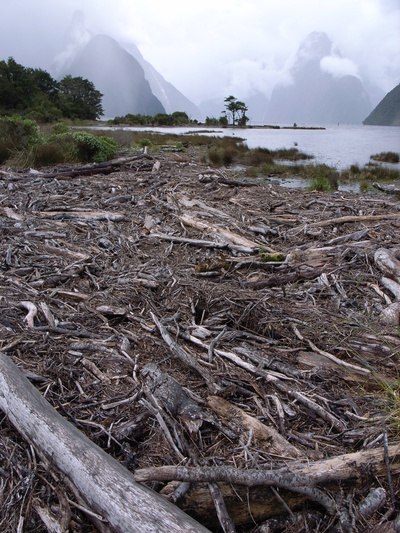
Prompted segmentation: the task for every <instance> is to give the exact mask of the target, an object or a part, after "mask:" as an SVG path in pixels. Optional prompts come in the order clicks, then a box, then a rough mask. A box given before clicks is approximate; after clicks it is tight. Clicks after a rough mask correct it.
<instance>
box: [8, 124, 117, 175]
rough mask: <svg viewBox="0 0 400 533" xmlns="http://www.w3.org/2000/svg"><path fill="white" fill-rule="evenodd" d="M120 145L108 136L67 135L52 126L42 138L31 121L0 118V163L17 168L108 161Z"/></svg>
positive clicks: (61, 127)
mask: <svg viewBox="0 0 400 533" xmlns="http://www.w3.org/2000/svg"><path fill="white" fill-rule="evenodd" d="M119 149H120V145H119V144H118V143H117V142H116V141H115V140H114V139H112V138H111V137H109V136H105V135H95V134H92V133H88V132H84V131H76V132H71V131H70V130H69V129H68V127H67V126H66V125H64V124H56V125H55V126H54V127H53V131H52V132H51V133H50V134H48V135H46V134H45V133H43V132H42V131H41V130H40V128H39V126H38V124H37V123H36V122H34V121H33V120H30V119H26V118H22V117H19V116H13V117H3V118H0V164H3V163H6V162H7V163H8V164H10V165H14V166H17V167H22V168H26V167H28V166H36V167H40V166H46V165H52V164H58V163H67V162H68V163H77V162H96V163H99V162H101V161H107V160H109V159H112V158H113V157H115V155H116V154H117V152H118V150H119Z"/></svg>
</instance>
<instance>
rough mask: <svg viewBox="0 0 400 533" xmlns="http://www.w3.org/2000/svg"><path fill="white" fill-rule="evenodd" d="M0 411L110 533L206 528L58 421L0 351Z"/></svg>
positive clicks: (69, 425) (54, 412)
mask: <svg viewBox="0 0 400 533" xmlns="http://www.w3.org/2000/svg"><path fill="white" fill-rule="evenodd" d="M0 409H1V410H2V411H3V412H4V413H5V414H6V415H7V417H8V418H9V420H10V422H11V424H12V425H13V426H14V427H15V428H16V429H17V430H18V431H19V432H20V433H21V435H22V436H23V437H24V438H25V439H26V440H28V441H29V442H30V443H32V444H33V446H34V447H35V448H36V450H37V451H38V453H39V454H40V455H41V456H42V457H44V458H45V459H46V460H48V461H49V462H50V463H51V464H52V465H54V466H55V467H57V468H58V469H59V470H61V472H63V473H64V474H65V476H66V477H67V479H69V481H70V482H71V483H72V485H73V487H74V489H75V490H76V491H77V492H78V493H79V494H80V496H81V498H82V499H83V500H84V502H85V503H86V505H87V506H88V507H89V509H90V510H93V511H94V512H95V513H97V514H99V515H101V516H102V517H104V518H105V519H106V520H107V521H108V522H109V525H110V528H111V530H112V531H115V532H117V533H130V532H132V533H135V532H140V533H142V532H148V533H154V532H155V531H171V532H176V533H179V532H181V531H190V532H192V533H195V532H204V533H206V532H207V531H208V530H207V529H206V528H205V527H203V526H202V525H200V524H198V523H197V522H196V521H195V520H193V519H192V518H190V517H189V516H187V515H186V514H185V513H183V512H182V511H181V510H180V509H178V508H176V507H175V506H174V505H172V504H171V503H170V502H168V501H166V500H165V499H164V498H162V497H161V496H159V495H158V494H156V493H154V492H152V491H151V490H149V489H148V488H146V487H143V486H141V485H139V484H138V483H137V482H136V481H135V479H134V477H133V475H132V474H131V473H130V472H129V471H128V470H127V469H125V468H124V467H123V466H122V464H120V463H119V462H118V461H117V460H115V459H114V458H112V457H111V456H109V455H108V454H107V453H106V452H104V450H102V449H101V448H99V447H98V446H96V445H95V444H93V443H92V442H91V441H90V440H89V439H88V438H87V437H85V436H84V435H83V434H82V433H81V432H80V431H79V430H78V429H77V428H76V427H74V426H72V425H71V424H70V423H69V422H67V421H66V420H64V419H63V418H62V417H61V416H60V415H59V414H58V413H57V411H56V410H55V409H54V408H53V407H52V406H51V405H50V404H49V403H48V402H47V401H46V400H45V399H44V398H43V397H42V396H41V395H40V393H39V392H38V391H37V390H36V389H35V388H34V387H33V385H31V384H30V383H29V381H28V380H27V379H26V378H25V376H24V375H23V374H22V372H21V371H20V370H19V369H18V367H17V366H16V365H15V364H14V363H13V362H12V361H11V359H10V358H9V357H7V356H6V355H4V354H3V353H1V352H0Z"/></svg>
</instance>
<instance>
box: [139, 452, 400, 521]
mask: <svg viewBox="0 0 400 533" xmlns="http://www.w3.org/2000/svg"><path fill="white" fill-rule="evenodd" d="M388 457H389V461H390V470H391V474H392V475H398V474H400V446H399V445H391V446H389V447H388ZM386 473H387V468H386V463H385V452H384V449H383V448H378V449H375V450H365V451H362V452H356V453H351V454H345V455H341V456H337V457H333V458H330V459H325V460H322V461H315V462H311V463H310V462H309V461H307V462H304V461H297V460H295V461H291V462H290V463H289V464H288V465H287V466H285V467H283V468H277V469H260V468H258V469H253V470H252V469H246V470H244V469H237V468H232V467H227V466H223V467H216V466H215V467H210V468H209V467H196V468H194V467H192V468H191V467H185V466H164V467H160V468H145V469H140V470H137V471H136V472H135V479H136V480H137V481H140V482H144V481H162V482H169V481H172V480H177V481H180V482H182V481H186V482H192V483H197V485H194V486H193V488H192V489H191V490H190V491H189V492H188V493H187V495H186V497H185V499H184V500H183V501H182V502H181V503H180V507H181V508H182V509H184V510H185V511H187V512H190V513H191V514H193V515H194V516H196V515H198V514H199V515H201V516H207V517H208V520H207V522H206V523H207V524H208V526H209V527H213V526H214V525H215V524H216V523H217V520H216V517H215V512H214V510H213V503H212V501H211V499H210V497H209V495H208V493H207V491H206V490H205V487H204V486H203V485H202V483H209V482H214V483H218V484H219V486H220V489H221V493H222V496H223V498H224V501H225V503H226V506H227V511H228V513H229V515H230V516H231V517H232V519H233V520H234V522H235V524H236V525H240V524H245V523H247V522H248V521H249V518H250V517H253V519H254V520H256V521H257V522H260V521H264V520H267V519H268V518H270V517H272V516H277V514H278V513H279V512H285V508H284V507H283V506H282V504H281V501H279V500H277V499H276V497H275V495H274V493H273V492H271V489H270V488H269V487H280V488H281V489H283V491H282V492H281V493H280V494H281V496H282V498H283V499H284V501H285V502H286V505H287V506H289V508H291V509H292V510H295V509H298V508H301V506H302V505H304V502H305V500H306V499H311V500H313V501H315V502H316V503H318V504H319V505H322V506H323V507H325V508H326V509H327V510H328V512H329V513H331V514H335V513H337V512H339V511H340V500H338V501H335V499H333V497H332V495H334V494H335V492H336V493H339V487H342V489H343V488H344V487H346V486H350V487H355V486H357V485H360V484H366V483H368V480H370V479H372V478H374V477H375V476H380V477H385V476H386ZM322 487H326V488H327V489H328V490H329V494H330V495H329V496H328V494H325V492H324V490H323V489H322ZM339 494H340V493H339ZM381 498H382V495H381V494H380V493H379V494H378V495H376V497H375V498H374V501H375V500H379V501H380V500H381ZM376 504H377V505H378V506H379V505H380V504H379V502H378V503H376ZM370 505H375V503H371V504H370V503H369V502H368V501H367V502H366V504H365V509H369V506H370ZM365 512H367V511H365ZM360 513H361V514H363V513H364V506H361V509H360Z"/></svg>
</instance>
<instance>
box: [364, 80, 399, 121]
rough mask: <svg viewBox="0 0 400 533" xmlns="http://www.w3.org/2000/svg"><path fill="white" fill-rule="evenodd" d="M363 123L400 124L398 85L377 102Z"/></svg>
mask: <svg viewBox="0 0 400 533" xmlns="http://www.w3.org/2000/svg"><path fill="white" fill-rule="evenodd" d="M363 123H364V124H365V125H366V126H400V85H397V86H396V87H395V88H394V89H392V90H391V91H390V92H389V93H388V94H387V95H386V96H385V97H384V98H383V100H382V101H381V102H379V104H378V105H377V106H376V107H375V109H374V110H373V111H372V113H371V114H370V115H368V117H367V118H366V119H365V120H364V122H363Z"/></svg>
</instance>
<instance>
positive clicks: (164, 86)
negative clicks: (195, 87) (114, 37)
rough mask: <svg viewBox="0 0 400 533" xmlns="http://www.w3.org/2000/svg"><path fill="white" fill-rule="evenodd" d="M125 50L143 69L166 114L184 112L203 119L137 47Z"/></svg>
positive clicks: (189, 115) (128, 47)
mask: <svg viewBox="0 0 400 533" xmlns="http://www.w3.org/2000/svg"><path fill="white" fill-rule="evenodd" d="M125 48H126V50H127V51H128V52H129V53H130V54H131V55H132V56H133V57H134V58H135V59H136V60H137V61H138V62H139V63H140V65H141V66H142V67H143V70H144V75H145V78H146V79H147V81H148V82H149V83H150V87H151V90H152V92H153V94H154V95H155V96H156V97H157V98H158V99H159V100H160V102H161V103H162V105H163V106H164V109H165V112H166V113H169V114H171V113H173V112H174V111H184V112H185V113H186V114H187V115H188V117H189V118H192V119H198V120H200V119H201V116H202V113H201V111H200V109H199V108H198V107H197V106H196V105H194V103H193V102H191V101H190V100H189V99H188V98H186V96H185V95H183V94H182V93H181V92H180V91H178V89H177V88H176V87H174V86H173V85H172V83H169V82H168V81H167V80H166V79H165V78H164V77H163V76H162V75H161V74H160V73H159V72H158V71H157V70H156V69H155V68H154V67H153V65H151V64H150V63H149V62H148V61H146V60H145V59H144V57H143V56H142V54H141V53H140V51H139V49H138V47H137V46H135V45H134V44H132V43H130V44H128V45H126V46H125Z"/></svg>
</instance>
